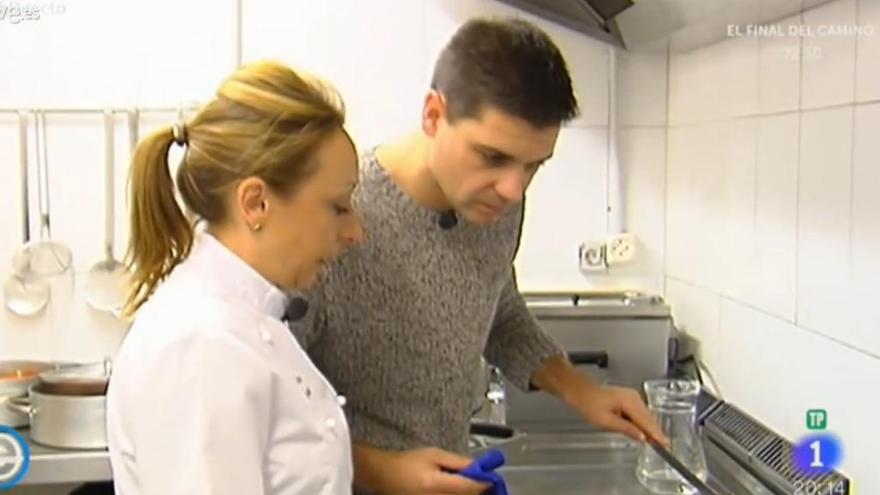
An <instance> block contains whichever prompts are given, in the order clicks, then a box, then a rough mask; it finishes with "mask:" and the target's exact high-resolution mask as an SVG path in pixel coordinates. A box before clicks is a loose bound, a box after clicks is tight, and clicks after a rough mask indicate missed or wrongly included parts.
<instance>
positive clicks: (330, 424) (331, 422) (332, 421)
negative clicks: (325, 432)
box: [324, 418, 336, 428]
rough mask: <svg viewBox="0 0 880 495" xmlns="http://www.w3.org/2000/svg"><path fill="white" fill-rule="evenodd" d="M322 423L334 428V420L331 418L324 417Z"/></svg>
mask: <svg viewBox="0 0 880 495" xmlns="http://www.w3.org/2000/svg"><path fill="white" fill-rule="evenodd" d="M324 424H325V425H327V428H336V420H335V419H333V418H327V419H325V420H324Z"/></svg>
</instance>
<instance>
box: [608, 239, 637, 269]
mask: <svg viewBox="0 0 880 495" xmlns="http://www.w3.org/2000/svg"><path fill="white" fill-rule="evenodd" d="M637 243H638V242H637V239H636V236H635V235H634V234H627V233H624V234H616V235H613V236H610V237H608V239H607V240H606V241H605V246H606V247H605V259H606V261H607V263H608V265H620V264H623V263H629V262H631V261H633V259H635V257H636V244H637Z"/></svg>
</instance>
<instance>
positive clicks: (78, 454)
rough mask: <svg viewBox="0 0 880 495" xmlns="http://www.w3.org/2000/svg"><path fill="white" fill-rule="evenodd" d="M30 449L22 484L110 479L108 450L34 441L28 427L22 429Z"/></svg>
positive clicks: (21, 431)
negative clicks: (65, 447)
mask: <svg viewBox="0 0 880 495" xmlns="http://www.w3.org/2000/svg"><path fill="white" fill-rule="evenodd" d="M19 432H20V433H21V434H22V435H24V437H25V438H26V439H27V441H28V445H29V446H30V449H31V464H30V468H29V469H28V473H27V475H26V476H25V477H24V479H23V480H22V482H21V484H22V485H44V484H54V483H80V482H87V481H109V480H110V479H111V477H112V475H111V471H110V455H109V453H108V452H107V450H62V449H53V448H51V447H45V446H42V445H40V444H36V443H34V442H32V441H31V438H30V432H29V431H28V430H27V429H22V430H19Z"/></svg>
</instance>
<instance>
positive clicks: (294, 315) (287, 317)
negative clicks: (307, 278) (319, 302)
mask: <svg viewBox="0 0 880 495" xmlns="http://www.w3.org/2000/svg"><path fill="white" fill-rule="evenodd" d="M308 311H309V302H308V301H306V300H305V299H303V298H301V297H294V298H293V299H291V300H290V304H288V305H287V310H286V311H284V316H282V317H281V321H283V322H285V323H289V322H291V321H299V320H301V319H302V317H303V316H305V315H306V313H307V312H308Z"/></svg>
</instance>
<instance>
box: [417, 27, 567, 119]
mask: <svg viewBox="0 0 880 495" xmlns="http://www.w3.org/2000/svg"><path fill="white" fill-rule="evenodd" d="M431 88H432V89H434V90H437V91H439V92H440V93H442V94H443V95H444V97H445V98H446V102H447V106H448V115H447V119H448V120H449V121H450V122H454V121H455V120H456V119H459V118H467V117H478V116H479V115H480V113H481V112H482V111H483V110H485V109H486V108H487V107H493V108H497V109H499V110H502V111H504V112H506V113H509V114H511V115H514V116H516V117H519V118H521V119H524V120H526V121H527V122H529V123H531V124H532V125H534V126H536V127H545V126H548V125H558V124H561V123H563V122H567V121H569V120H571V119H573V118H575V117H576V116H577V115H578V104H577V100H576V98H575V96H574V91H573V90H572V87H571V76H569V74H568V67H567V66H566V64H565V59H564V58H563V57H562V54H561V53H560V52H559V49H558V48H557V47H556V45H555V44H554V43H553V40H551V39H550V37H549V36H547V34H546V33H544V32H543V31H541V30H540V29H538V28H537V27H535V26H534V25H532V24H530V23H528V22H526V21H522V20H518V19H501V20H495V19H491V20H490V19H472V20H470V21H468V22H466V23H465V24H463V25H462V26H461V27H460V28H459V29H458V30H457V31H456V32H455V34H454V35H453V36H452V39H451V40H450V41H449V43H448V44H447V45H446V47H444V48H443V51H442V52H441V54H440V58H438V59H437V63H436V65H435V66H434V75H433V78H432V79H431Z"/></svg>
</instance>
